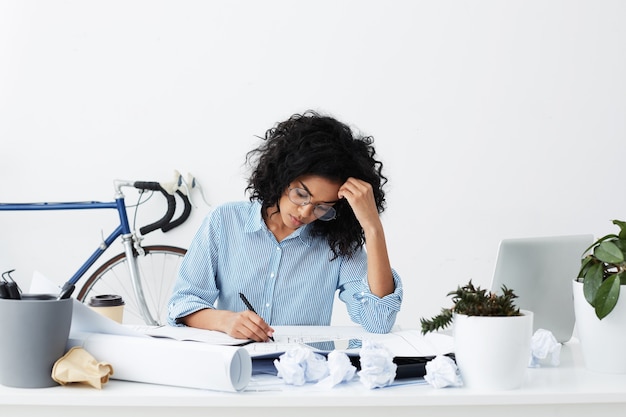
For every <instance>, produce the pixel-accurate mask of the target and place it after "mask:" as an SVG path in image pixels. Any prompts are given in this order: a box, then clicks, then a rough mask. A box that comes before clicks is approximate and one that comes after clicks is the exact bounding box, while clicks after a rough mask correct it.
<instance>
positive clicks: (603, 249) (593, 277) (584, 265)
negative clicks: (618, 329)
mask: <svg viewBox="0 0 626 417" xmlns="http://www.w3.org/2000/svg"><path fill="white" fill-rule="evenodd" d="M613 224H615V225H617V226H619V228H620V232H619V234H617V235H616V234H608V235H606V236H604V237H601V238H600V239H598V240H596V241H595V242H594V243H593V244H592V245H591V246H590V247H589V248H587V249H586V250H585V252H584V253H583V258H582V261H581V267H580V272H579V273H578V281H582V283H583V293H584V294H585V299H586V300H587V302H588V303H589V304H591V306H592V307H593V308H594V309H595V312H596V316H597V317H598V318H599V319H600V320H602V319H603V318H604V317H606V316H607V315H608V314H609V313H610V312H611V311H613V308H614V307H615V304H616V303H617V299H618V298H619V291H620V285H622V284H626V222H623V221H621V220H613ZM585 254H587V255H585Z"/></svg>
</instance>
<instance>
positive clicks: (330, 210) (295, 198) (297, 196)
mask: <svg viewBox="0 0 626 417" xmlns="http://www.w3.org/2000/svg"><path fill="white" fill-rule="evenodd" d="M287 197H289V201H291V202H292V203H293V204H295V205H297V206H306V205H307V204H311V194H309V192H308V191H307V190H305V189H303V188H291V187H289V193H288V194H287ZM313 215H314V216H315V217H316V218H317V219H318V220H321V221H324V222H327V221H329V220H332V219H334V218H335V216H336V215H337V211H336V210H335V208H334V207H333V206H329V205H328V204H315V205H313Z"/></svg>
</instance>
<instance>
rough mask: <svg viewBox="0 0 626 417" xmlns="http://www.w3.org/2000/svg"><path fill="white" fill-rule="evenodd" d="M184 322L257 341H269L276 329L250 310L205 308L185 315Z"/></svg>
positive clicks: (188, 324)
mask: <svg viewBox="0 0 626 417" xmlns="http://www.w3.org/2000/svg"><path fill="white" fill-rule="evenodd" d="M182 322H183V323H184V324H185V325H187V326H190V327H197V328H199V329H207V330H217V331H220V332H224V333H226V334H227V335H229V336H231V337H234V338H236V339H251V340H254V341H255V342H267V341H268V340H269V339H270V337H271V336H272V335H273V334H274V329H272V328H271V327H270V325H268V324H267V323H266V322H265V320H263V319H262V318H261V316H259V315H258V314H256V313H254V312H252V311H249V310H246V311H240V312H234V311H226V310H216V309H212V308H205V309H203V310H199V311H196V312H195V313H191V314H190V315H188V316H187V317H184V318H183V319H182Z"/></svg>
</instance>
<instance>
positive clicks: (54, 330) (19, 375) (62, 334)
mask: <svg viewBox="0 0 626 417" xmlns="http://www.w3.org/2000/svg"><path fill="white" fill-rule="evenodd" d="M72 303H73V299H72V298H67V299H58V297H57V295H56V294H54V295H53V294H21V295H20V297H19V298H0V317H2V319H3V324H2V328H3V329H2V343H0V384H2V385H5V386H9V387H16V388H44V387H51V386H55V385H58V383H57V382H55V381H54V380H53V379H52V368H53V366H54V363H55V362H56V361H57V360H58V359H59V358H61V357H62V356H63V355H64V354H65V350H66V345H67V340H68V337H69V333H70V326H71V323H72Z"/></svg>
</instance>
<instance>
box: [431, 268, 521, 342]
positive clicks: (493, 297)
mask: <svg viewBox="0 0 626 417" xmlns="http://www.w3.org/2000/svg"><path fill="white" fill-rule="evenodd" d="M448 297H452V303H453V306H452V307H450V308H442V309H441V312H440V313H439V314H438V315H436V316H434V317H433V318H431V319H424V318H422V319H420V323H421V325H422V334H426V333H428V332H433V331H436V330H439V329H443V328H446V327H448V326H449V325H450V323H452V318H453V316H454V313H457V314H465V315H467V316H499V317H501V316H519V315H521V313H520V311H519V308H518V307H517V306H516V305H515V302H514V300H515V299H516V298H517V295H516V294H515V292H514V291H513V290H511V289H508V288H507V287H506V286H504V285H503V286H502V294H496V293H493V292H491V291H487V290H485V289H482V288H480V287H475V286H474V284H472V280H470V281H469V283H468V284H467V285H465V286H463V287H458V288H457V289H456V291H451V292H449V293H448Z"/></svg>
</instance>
